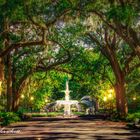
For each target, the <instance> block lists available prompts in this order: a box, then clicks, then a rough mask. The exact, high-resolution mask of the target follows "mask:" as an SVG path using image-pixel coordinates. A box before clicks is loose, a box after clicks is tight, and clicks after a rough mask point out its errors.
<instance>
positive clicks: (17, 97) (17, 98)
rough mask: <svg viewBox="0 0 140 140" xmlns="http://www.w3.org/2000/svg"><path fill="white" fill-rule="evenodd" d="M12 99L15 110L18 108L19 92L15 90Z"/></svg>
mask: <svg viewBox="0 0 140 140" xmlns="http://www.w3.org/2000/svg"><path fill="white" fill-rule="evenodd" d="M14 95H15V96H14V100H13V108H12V111H13V112H17V111H18V108H19V94H18V93H17V92H15V93H14Z"/></svg>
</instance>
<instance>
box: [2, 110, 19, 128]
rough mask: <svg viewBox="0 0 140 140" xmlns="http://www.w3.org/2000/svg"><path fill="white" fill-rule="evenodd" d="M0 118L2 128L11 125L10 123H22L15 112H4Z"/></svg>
mask: <svg viewBox="0 0 140 140" xmlns="http://www.w3.org/2000/svg"><path fill="white" fill-rule="evenodd" d="M0 118H1V119H0V120H1V121H0V125H2V126H6V125H9V124H10V123H14V122H17V121H20V118H19V116H18V115H17V114H16V113H13V112H2V113H0Z"/></svg>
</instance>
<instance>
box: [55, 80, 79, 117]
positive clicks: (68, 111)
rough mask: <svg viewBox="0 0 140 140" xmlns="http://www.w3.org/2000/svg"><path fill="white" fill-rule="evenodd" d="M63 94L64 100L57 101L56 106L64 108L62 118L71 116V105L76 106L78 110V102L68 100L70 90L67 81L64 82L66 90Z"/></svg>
mask: <svg viewBox="0 0 140 140" xmlns="http://www.w3.org/2000/svg"><path fill="white" fill-rule="evenodd" d="M64 92H65V100H57V101H56V105H58V106H61V105H63V106H64V116H71V115H72V113H71V105H76V106H77V108H78V109H79V105H78V101H77V100H70V95H69V94H70V92H71V91H70V90H69V83H68V80H67V81H66V90H65V91H64Z"/></svg>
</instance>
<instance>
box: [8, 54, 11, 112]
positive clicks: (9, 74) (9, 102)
mask: <svg viewBox="0 0 140 140" xmlns="http://www.w3.org/2000/svg"><path fill="white" fill-rule="evenodd" d="M11 110H12V65H11V56H10V54H8V56H7V111H11Z"/></svg>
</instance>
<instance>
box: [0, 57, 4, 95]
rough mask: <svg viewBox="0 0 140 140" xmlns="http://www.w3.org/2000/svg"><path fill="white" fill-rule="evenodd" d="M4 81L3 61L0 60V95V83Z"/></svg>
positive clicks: (0, 89)
mask: <svg viewBox="0 0 140 140" xmlns="http://www.w3.org/2000/svg"><path fill="white" fill-rule="evenodd" d="M3 80H4V64H3V59H2V58H0V95H1V92H2V82H3Z"/></svg>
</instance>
